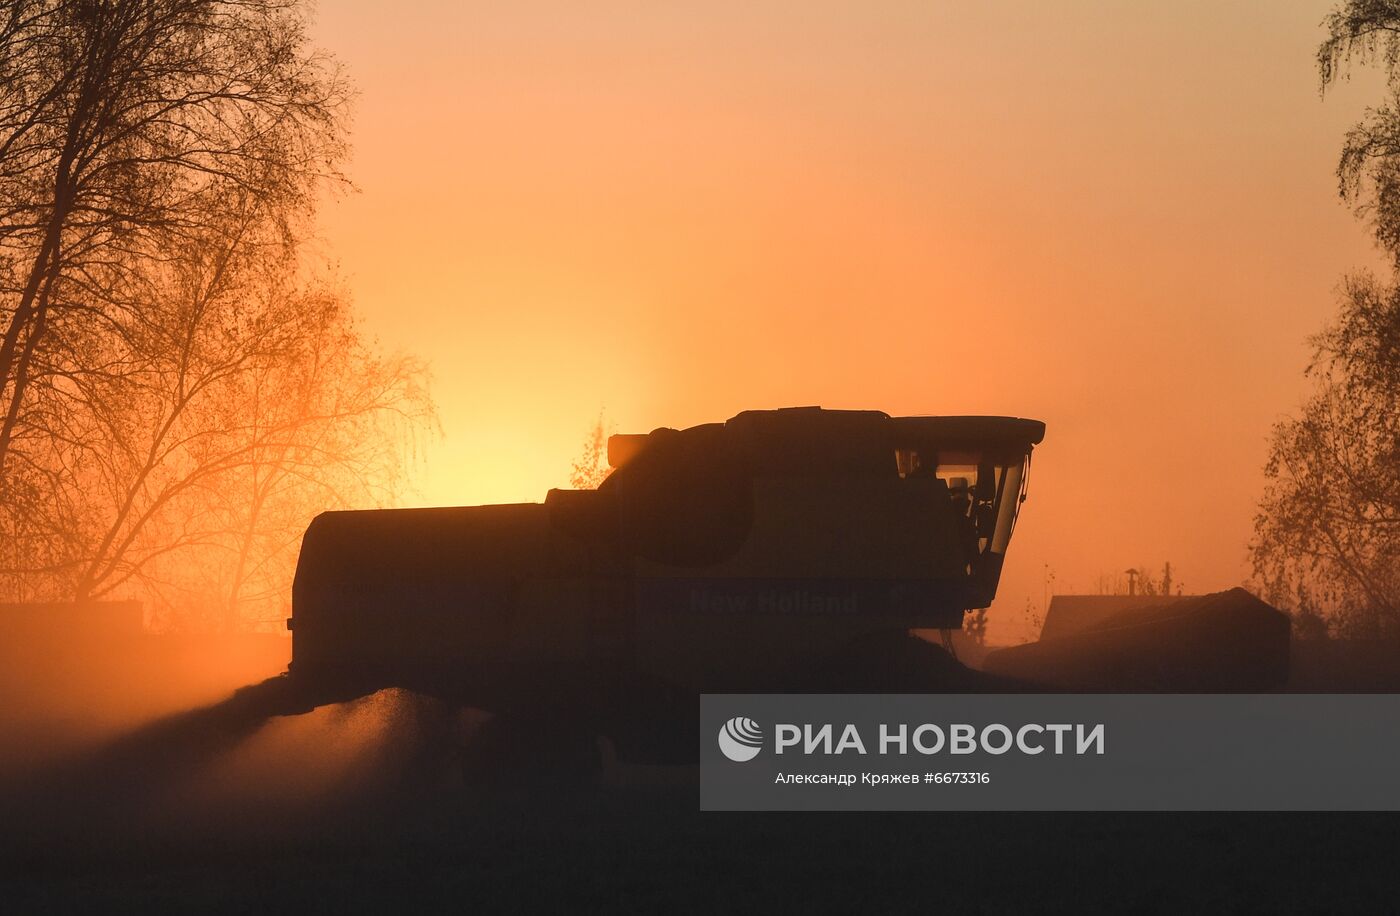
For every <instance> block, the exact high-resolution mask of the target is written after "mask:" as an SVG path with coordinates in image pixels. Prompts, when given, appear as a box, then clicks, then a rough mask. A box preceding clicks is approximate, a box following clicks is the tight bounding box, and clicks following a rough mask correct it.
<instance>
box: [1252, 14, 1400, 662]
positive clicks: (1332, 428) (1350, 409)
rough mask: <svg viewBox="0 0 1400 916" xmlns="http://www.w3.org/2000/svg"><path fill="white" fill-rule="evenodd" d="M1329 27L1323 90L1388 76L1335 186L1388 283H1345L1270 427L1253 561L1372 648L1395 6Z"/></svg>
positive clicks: (1388, 304)
mask: <svg viewBox="0 0 1400 916" xmlns="http://www.w3.org/2000/svg"><path fill="white" fill-rule="evenodd" d="M1326 24H1327V28H1328V37H1327V39H1326V40H1325V41H1324V42H1323V43H1322V45H1321V46H1320V48H1319V49H1318V67H1319V73H1320V76H1321V81H1322V87H1323V89H1324V90H1326V88H1327V87H1328V86H1330V85H1332V84H1333V83H1334V82H1335V81H1336V80H1337V79H1340V78H1342V77H1343V76H1344V75H1345V72H1346V66H1347V64H1348V63H1349V62H1350V61H1352V60H1360V61H1362V62H1379V63H1380V64H1381V65H1382V67H1383V68H1384V70H1385V73H1386V77H1387V93H1388V98H1387V100H1386V102H1385V103H1384V104H1382V105H1381V106H1379V107H1377V108H1374V109H1371V110H1370V111H1368V112H1367V114H1366V117H1365V118H1364V119H1363V120H1362V122H1361V123H1359V124H1358V125H1357V126H1356V127H1354V128H1353V129H1352V130H1351V131H1350V132H1349V133H1348V134H1347V138H1346V141H1345V144H1344V146H1343V149H1342V154H1341V158H1340V160H1339V163H1338V167H1337V175H1338V178H1339V181H1340V193H1341V195H1342V197H1343V199H1345V200H1347V201H1349V202H1351V203H1352V204H1353V205H1354V206H1355V207H1356V208H1357V211H1358V213H1359V214H1360V215H1362V216H1363V217H1365V218H1367V219H1368V220H1369V221H1370V222H1371V225H1372V228H1373V231H1374V232H1375V235H1376V239H1377V240H1378V241H1379V242H1380V244H1381V246H1382V248H1383V249H1385V250H1386V251H1387V252H1388V253H1389V254H1390V256H1391V258H1392V264H1391V274H1392V279H1390V280H1385V279H1379V278H1376V277H1374V276H1372V275H1370V274H1367V273H1358V274H1354V275H1352V276H1351V277H1348V278H1346V280H1345V281H1344V282H1343V284H1342V288H1341V293H1340V314H1339V316H1338V317H1337V319H1336V320H1334V321H1333V322H1332V323H1331V324H1329V325H1328V326H1327V327H1326V328H1325V329H1324V330H1323V331H1322V333H1320V334H1319V335H1317V336H1316V337H1314V338H1313V341H1312V343H1313V350H1314V358H1313V362H1312V364H1311V366H1309V368H1308V374H1309V375H1310V376H1311V377H1312V378H1313V379H1314V381H1315V383H1316V388H1315V391H1314V394H1313V395H1312V397H1311V398H1310V399H1309V400H1308V401H1307V403H1306V404H1305V405H1304V406H1303V408H1302V410H1301V411H1300V413H1299V415H1298V416H1296V417H1292V418H1289V419H1287V420H1284V421H1283V422H1281V423H1279V424H1277V425H1276V426H1275V428H1274V434H1273V441H1272V443H1271V447H1270V454H1269V461H1268V464H1267V465H1266V467H1265V475H1266V478H1267V485H1266V490H1265V493H1264V496H1263V499H1262V500H1261V502H1260V505H1259V512H1258V515H1257V516H1256V519H1255V537H1254V540H1253V542H1252V543H1251V545H1250V552H1251V556H1252V559H1253V563H1254V571H1255V577H1256V580H1257V581H1258V582H1259V583H1260V584H1261V585H1262V587H1263V589H1264V590H1265V592H1266V593H1267V595H1268V596H1269V597H1270V598H1271V600H1273V601H1275V602H1277V603H1279V604H1282V605H1284V606H1285V607H1288V608H1290V609H1291V610H1293V611H1294V613H1295V617H1296V618H1297V619H1299V620H1306V621H1313V620H1316V619H1317V618H1325V619H1327V620H1329V621H1330V622H1331V623H1332V624H1333V625H1334V626H1335V627H1336V628H1337V629H1339V630H1341V631H1343V632H1350V633H1353V634H1358V635H1376V634H1378V633H1380V632H1386V631H1390V632H1394V631H1396V628H1397V627H1400V287H1397V285H1396V283H1395V281H1394V279H1393V277H1394V274H1395V271H1396V269H1397V267H1400V4H1397V3H1394V2H1391V0H1346V2H1344V3H1341V4H1340V5H1339V6H1338V7H1337V9H1336V10H1335V11H1334V12H1333V13H1332V14H1331V15H1330V16H1329V17H1328V19H1327V22H1326ZM1312 629H1314V630H1316V629H1317V627H1316V626H1313V627H1312Z"/></svg>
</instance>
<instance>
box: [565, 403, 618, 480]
mask: <svg viewBox="0 0 1400 916" xmlns="http://www.w3.org/2000/svg"><path fill="white" fill-rule="evenodd" d="M610 433H611V427H610V426H609V425H608V424H607V422H606V421H605V419H604V416H603V411H601V410H600V411H598V419H597V420H596V421H595V422H594V423H593V428H592V429H591V430H589V432H588V435H587V436H586V437H585V438H584V440H583V450H582V452H581V453H580V454H579V456H578V457H577V458H575V459H574V463H573V465H572V466H571V467H570V468H569V486H571V487H573V488H574V489H575V490H596V489H598V486H599V485H600V484H602V482H603V481H605V480H607V479H608V475H609V474H611V473H612V467H611V466H610V465H609V464H608V436H609V435H610Z"/></svg>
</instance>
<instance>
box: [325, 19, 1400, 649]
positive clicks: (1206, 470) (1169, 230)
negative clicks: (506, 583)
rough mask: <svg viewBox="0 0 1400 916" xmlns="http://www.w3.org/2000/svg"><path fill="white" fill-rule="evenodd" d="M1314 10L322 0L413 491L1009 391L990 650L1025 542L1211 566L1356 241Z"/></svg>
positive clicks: (1024, 575)
mask: <svg viewBox="0 0 1400 916" xmlns="http://www.w3.org/2000/svg"><path fill="white" fill-rule="evenodd" d="M1329 6H1330V3H1329V2H1327V0H1317V2H1274V3H1268V4H1259V3H1257V2H1220V0H1195V2H1179V3H1170V4H1137V3H1133V4H1128V3H1122V2H1112V0H1101V2H1084V0H1074V2H1063V3H1056V4H1045V3H1037V2H1016V3H1010V2H1001V3H989V4H945V3H928V2H909V3H895V2H884V3H879V4H871V3H858V2H850V3H825V2H810V0H808V2H802V3H796V2H794V3H787V4H774V3H755V2H744V3H737V2H735V3H714V2H712V3H706V4H662V3H655V2H635V3H615V4H614V3H588V4H577V3H568V2H559V3H533V2H512V3H510V4H478V3H467V2H418V3H401V4H396V5H394V6H393V7H392V13H391V14H390V15H388V16H386V15H385V7H384V5H383V4H382V3H371V2H368V0H353V2H352V0H336V2H334V3H324V4H322V7H321V9H320V11H319V21H318V25H317V28H316V33H317V35H318V36H319V38H320V40H321V41H322V43H323V44H324V45H325V46H326V47H327V48H328V49H329V50H331V51H332V52H334V53H335V54H336V55H338V56H339V57H340V59H341V60H342V61H343V62H344V63H345V64H346V66H347V67H348V69H349V71H350V73H351V75H352V76H353V78H354V79H355V81H356V83H357V84H358V86H359V88H360V90H361V93H362V96H361V99H360V102H359V104H358V108H357V116H356V119H355V132H354V140H355V146H356V155H355V159H354V161H353V162H352V165H351V172H352V175H353V178H354V179H355V181H356V183H357V184H358V185H359V188H360V190H361V193H359V194H357V195H354V196H352V197H349V198H348V199H345V200H343V201H340V202H339V203H337V204H335V205H333V206H332V207H330V208H328V209H327V211H326V213H325V215H324V234H325V236H326V240H327V242H328V245H329V248H330V250H331V251H333V252H334V253H335V255H336V256H337V257H338V258H339V259H340V261H341V264H342V270H343V273H344V275H345V277H346V279H347V280H348V281H349V283H350V285H351V288H352V289H353V290H354V293H355V297H356V300H357V302H358V304H359V306H360V307H361V309H362V310H363V312H364V313H365V315H366V319H367V324H368V326H369V327H370V328H371V329H372V330H373V331H374V332H375V333H377V334H378V335H379V337H380V338H381V340H382V341H383V342H384V343H385V344H386V345H388V346H390V347H393V348H403V349H407V350H411V351H413V352H416V353H418V354H420V355H422V356H424V357H426V358H427V359H428V360H430V361H431V362H432V364H433V366H434V369H435V375H436V387H435V392H436V395H437V398H438V402H439V405H440V408H441V414H442V425H443V430H444V436H443V439H442V440H441V442H439V443H437V444H435V445H433V446H432V447H431V448H430V450H429V451H428V453H427V454H426V456H425V464H424V467H423V471H422V474H421V485H420V490H421V492H420V494H419V495H418V496H417V497H416V498H415V500H414V502H416V503H423V504H465V503H474V502H485V501H511V500H530V499H539V498H542V497H543V495H544V491H545V490H546V489H547V488H548V487H551V486H557V485H561V484H563V483H564V482H565V480H566V478H567V472H568V467H569V463H570V460H571V459H572V458H573V457H574V456H575V455H576V454H577V453H578V452H579V449H580V443H581V441H582V439H583V437H584V436H585V434H586V433H587V431H588V429H589V427H590V425H591V423H592V421H593V419H594V417H595V416H596V415H597V413H598V411H599V409H600V408H605V409H606V411H607V415H608V417H609V418H610V419H611V420H612V421H614V422H615V423H616V424H617V426H618V428H619V429H620V430H623V431H646V430H649V429H651V428H653V427H655V426H660V425H671V426H683V425H689V424H693V423H698V422H705V421H710V420H717V419H724V418H726V417H729V416H731V415H732V414H734V413H736V412H738V411H739V410H742V409H746V408H754V407H778V406H788V405H797V404H821V405H823V406H826V407H873V408H879V409H882V410H885V411H888V412H890V413H896V414H900V413H992V414H1011V415H1020V416H1027V417H1036V418H1039V419H1043V420H1045V421H1046V422H1047V423H1048V425H1049V432H1048V434H1047V437H1046V441H1045V444H1044V446H1043V447H1042V448H1041V450H1040V451H1038V452H1037V454H1036V459H1035V466H1034V471H1033V473H1032V479H1031V498H1030V500H1029V502H1028V503H1027V505H1026V512H1025V515H1024V516H1023V519H1022V523H1021V526H1020V527H1019V528H1018V532H1017V537H1016V540H1015V541H1014V542H1013V545H1012V548H1011V554H1010V557H1009V561H1008V563H1009V565H1008V571H1007V574H1006V577H1005V579H1004V581H1003V588H1002V592H1001V596H1000V598H999V600H998V602H997V606H996V608H995V609H994V618H996V619H997V621H998V622H997V623H995V624H994V626H993V631H992V635H993V637H994V638H995V637H997V636H998V635H1000V636H1002V637H1003V638H1011V637H1014V636H1015V635H1017V632H1016V631H1017V630H1018V628H1019V625H1020V620H1021V618H1022V616H1023V613H1022V608H1023V607H1024V606H1025V603H1026V599H1027V597H1033V598H1034V600H1035V601H1036V602H1039V600H1040V597H1041V593H1042V589H1043V580H1044V577H1045V571H1046V569H1047V564H1048V568H1050V569H1053V570H1054V572H1055V576H1056V590H1058V591H1074V590H1080V591H1091V590H1093V588H1094V585H1095V582H1096V580H1097V577H1098V576H1099V575H1100V574H1101V573H1106V572H1116V571H1121V570H1123V569H1124V568H1126V567H1127V566H1130V565H1139V564H1154V565H1156V564H1160V562H1161V561H1162V560H1164V559H1169V560H1171V561H1172V563H1173V565H1174V566H1175V568H1176V569H1177V572H1178V577H1179V579H1180V580H1181V581H1183V582H1184V583H1185V585H1186V586H1187V588H1188V590H1192V591H1201V590H1211V589H1216V588H1221V587H1226V586H1229V585H1232V584H1235V583H1237V582H1239V581H1240V580H1241V579H1242V578H1243V577H1244V575H1245V573H1246V571H1247V570H1246V565H1245V544H1246V542H1247V540H1248V538H1249V534H1250V530H1251V518H1252V514H1253V506H1254V503H1255V500H1256V499H1257V497H1258V494H1259V490H1260V486H1261V481H1262V478H1261V474H1260V467H1261V465H1262V464H1263V462H1264V458H1265V447H1266V436H1267V433H1268V429H1269V427H1270V424H1271V423H1272V422H1273V421H1274V420H1275V419H1276V418H1277V417H1279V416H1280V415H1281V414H1283V413H1284V412H1286V411H1288V410H1290V409H1291V408H1292V407H1293V406H1294V405H1296V404H1297V403H1298V402H1299V401H1300V399H1301V398H1302V397H1303V395H1304V393H1305V391H1306V388H1305V384H1304V382H1303V380H1302V379H1301V376H1300V370H1301V369H1302V367H1303V366H1304V364H1305V362H1306V358H1307V351H1306V348H1305V346H1304V343H1303V339H1304V338H1305V336H1306V335H1307V334H1309V333H1311V332H1312V331H1314V330H1316V329H1317V327H1318V326H1319V325H1320V323H1321V322H1322V321H1324V320H1325V319H1326V317H1327V316H1328V314H1329V313H1330V311H1331V309H1332V304H1333V297H1332V291H1333V289H1334V288H1335V286H1336V283H1337V281H1338V279H1339V277H1340V275H1341V274H1342V273H1343V272H1344V271H1346V270H1347V269H1349V268H1352V267H1354V266H1358V265H1362V264H1365V263H1368V262H1369V261H1371V260H1372V259H1373V258H1374V254H1373V250H1372V248H1371V246H1370V244H1369V241H1368V238H1367V235H1366V232H1365V228H1364V226H1362V225H1361V224H1359V223H1357V222H1356V221H1355V220H1354V219H1353V218H1352V217H1351V215H1350V214H1349V213H1348V211H1347V210H1346V208H1345V207H1343V206H1342V205H1341V204H1340V203H1339V202H1338V201H1337V199H1336V195H1335V179H1334V178H1333V174H1332V170H1333V166H1334V164H1335V160H1336V154H1337V151H1338V148H1339V145H1340V142H1341V138H1342V134H1343V132H1344V130H1345V129H1346V127H1347V125H1348V124H1349V123H1350V122H1352V121H1354V120H1355V119H1356V118H1357V116H1358V115H1359V113H1360V110H1361V108H1362V107H1363V106H1364V105H1366V104H1367V103H1371V102H1375V101H1378V100H1379V95H1378V90H1377V88H1376V85H1375V83H1374V80H1369V79H1368V80H1358V81H1357V82H1355V83H1353V84H1351V85H1347V86H1343V87H1342V88H1341V89H1340V90H1339V91H1337V92H1336V93H1334V94H1332V95H1329V97H1328V98H1327V100H1326V101H1325V102H1324V101H1322V100H1320V99H1319V97H1318V93H1317V78H1316V75H1315V72H1314V68H1313V53H1314V49H1315V47H1316V45H1317V43H1318V41H1319V39H1320V37H1321V30H1320V28H1319V25H1318V24H1319V22H1320V20H1321V19H1322V17H1323V15H1324V14H1325V13H1326V11H1327V9H1328V8H1329Z"/></svg>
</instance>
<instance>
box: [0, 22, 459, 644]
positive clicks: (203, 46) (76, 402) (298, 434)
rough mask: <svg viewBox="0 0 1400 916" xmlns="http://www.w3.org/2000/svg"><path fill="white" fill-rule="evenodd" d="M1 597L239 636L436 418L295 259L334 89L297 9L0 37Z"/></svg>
mask: <svg viewBox="0 0 1400 916" xmlns="http://www.w3.org/2000/svg"><path fill="white" fill-rule="evenodd" d="M0 17H3V21H0V326H2V327H3V330H4V333H5V337H4V339H3V344H2V345H0V411H3V414H0V420H2V421H3V422H2V423H0V590H2V591H3V592H4V595H5V597H9V598H12V599H13V598H19V599H33V598H91V597H103V596H113V595H137V596H140V597H143V598H146V599H147V600H148V601H149V602H150V603H151V604H152V605H153V606H154V607H155V608H156V610H157V611H158V612H159V614H160V615H161V616H162V617H163V618H164V620H165V622H166V623H169V624H171V625H181V626H219V627H221V628H224V629H236V628H238V627H240V626H242V625H244V624H245V623H246V622H247V621H249V620H256V619H263V618H266V619H273V618H276V617H280V616H284V614H283V613H280V611H281V609H282V607H283V605H285V602H286V601H287V598H288V594H289V589H290V579H291V569H292V564H293V562H294V559H295V551H296V545H297V543H298V541H299V538H300V534H301V532H302V531H303V530H304V529H305V527H306V524H307V523H308V522H309V521H310V519H311V517H312V516H313V515H315V514H316V513H317V512H319V511H321V510H322V509H325V508H332V507H340V506H346V505H380V504H384V503H387V502H390V501H392V499H393V497H394V493H395V492H396V491H397V489H398V488H399V486H400V484H401V483H402V479H401V472H402V467H403V461H404V457H405V450H406V447H408V446H411V444H412V442H413V440H414V437H415V436H416V435H417V432H418V431H419V430H421V429H423V428H424V425H425V424H431V423H432V419H433V414H432V406H431V401H430V400H429V398H428V395H427V390H426V375H425V372H424V370H423V367H422V366H420V365H419V364H417V363H416V362H414V361H412V360H409V359H405V358H402V357H386V356H383V355H382V354H380V353H378V352H377V350H376V348H375V347H374V346H373V344H372V342H371V341H369V340H367V339H366V338H365V336H364V335H363V333H362V332H361V331H360V330H359V328H358V327H357V325H356V323H355V319H354V315H353V311H352V310H351V308H350V306H349V304H348V301H347V298H346V296H345V295H344V294H343V293H342V292H341V291H340V290H339V288H338V287H337V285H336V284H335V283H334V282H333V281H332V280H330V279H328V278H326V277H325V276H324V274H325V271H323V270H322V271H317V270H315V269H314V268H313V265H312V263H311V261H310V259H309V258H308V257H307V255H306V248H307V246H306V239H307V238H309V237H310V235H311V229H312V225H313V221H314V214H315V203H316V199H317V197H318V196H319V195H320V194H321V193H322V192H323V191H324V189H325V188H326V187H327V186H328V185H333V184H337V183H341V182H343V178H342V177H341V175H340V171H339V163H340V161H341V159H342V157H343V155H344V152H345V148H346V147H345V132H344V128H343V115H344V110H345V104H346V100H347V97H348V94H349V93H348V89H347V86H346V83H345V80H344V79H343V77H342V76H341V75H340V72H339V70H338V68H337V67H336V66H335V65H334V63H333V62H332V61H330V60H329V59H328V58H326V57H325V56H324V55H322V54H321V53H320V52H318V51H316V50H315V49H314V48H313V47H311V45H310V44H309V42H308V40H307V37H306V28H305V21H304V7H303V3H302V2H300V0H221V2H214V0H123V2H111V0H86V2H58V0H18V2H16V3H12V4H10V5H9V6H8V7H7V8H6V10H5V11H4V12H3V13H0Z"/></svg>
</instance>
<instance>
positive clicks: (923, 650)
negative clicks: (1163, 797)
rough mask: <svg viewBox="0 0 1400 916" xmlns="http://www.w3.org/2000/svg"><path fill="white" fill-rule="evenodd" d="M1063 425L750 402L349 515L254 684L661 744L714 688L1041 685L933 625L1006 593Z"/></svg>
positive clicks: (665, 754)
mask: <svg viewBox="0 0 1400 916" xmlns="http://www.w3.org/2000/svg"><path fill="white" fill-rule="evenodd" d="M1044 433H1045V426H1044V424H1043V423H1041V422H1039V421H1035V420H1025V419H1016V418H1008V417H891V416H889V415H887V414H885V413H882V412H879V411H845V410H822V409H819V408H791V409H785V410H770V411H747V412H744V413H741V414H739V415H738V416H736V417H734V418H733V419H731V420H729V421H728V422H725V423H711V424H706V425H702V426H695V427H691V428H689V429H684V430H676V429H657V430H654V431H653V432H651V433H649V434H646V435H619V436H613V437H612V438H611V439H610V440H609V442H608V459H609V463H610V464H611V465H612V466H613V467H614V468H615V470H614V472H613V473H612V474H611V475H610V476H609V477H608V479H607V480H606V481H605V482H604V483H603V484H602V486H600V487H599V488H598V489H597V490H582V491H574V490H551V491H550V492H549V494H548V496H547V498H546V499H545V501H544V502H543V503H530V504H519V505H498V506H477V507H467V508H441V509H390V510H374V511H354V512H327V513H325V514H322V515H320V516H318V517H317V518H316V519H315V520H314V521H313V522H312V524H311V526H310V528H309V529H308V530H307V532H306V536H305V538H304V540H303V542H302V549H301V556H300V559H299V562H298V565H297V572H296V580H295V584H294V587H293V593H292V617H291V619H290V620H288V622H287V625H288V627H289V628H290V629H291V630H292V637H293V643H292V663H291V666H290V669H289V671H288V672H287V674H285V675H283V676H282V677H280V678H275V679H273V680H272V681H269V682H266V683H265V684H263V685H259V686H257V687H253V688H247V689H245V690H244V691H240V694H239V695H238V696H236V697H235V698H234V701H231V702H232V703H234V704H236V705H241V708H243V709H245V710H248V711H256V712H257V714H259V715H265V714H290V713H296V712H302V711H306V710H309V709H311V708H314V707H316V706H319V705H323V704H327V703H334V702H342V701H347V700H351V699H355V698H357V697H361V696H365V695H368V694H370V693H373V692H375V691H378V690H381V689H384V688H389V687H399V688H406V689H408V690H411V691H414V692H417V693H421V694H426V695H430V696H434V697H439V698H442V699H444V700H446V701H448V702H449V703H452V704H459V705H462V706H466V707H473V708H478V709H482V710H487V711H489V712H491V713H492V714H493V716H494V718H493V722H495V723H496V726H497V728H499V729H502V730H504V731H505V732H506V733H508V734H515V735H536V736H549V738H548V741H547V742H545V743H547V744H548V745H549V746H552V747H558V746H559V745H560V744H561V742H560V740H559V739H560V737H561V736H562V735H564V734H572V735H575V736H576V737H577V738H578V739H579V741H578V743H577V746H585V745H589V744H590V743H591V744H596V739H597V737H599V736H604V737H607V738H608V739H610V740H611V741H612V742H613V744H614V746H615V747H616V748H617V749H618V752H619V754H620V755H621V756H623V757H626V758H628V759H634V760H645V761H657V762H660V761H667V760H685V759H691V760H693V759H694V754H695V748H696V743H695V742H696V734H695V728H694V722H695V717H696V713H697V706H698V704H697V702H696V699H697V697H698V695H699V694H700V693H702V692H760V691H765V692H766V691H772V692H883V691H903V692H961V691H968V692H972V691H993V690H1027V689H1037V687H1036V685H1035V684H1034V683H1031V682H1027V681H1026V680H1025V679H1024V678H1022V679H1018V678H1017V675H1018V674H1020V671H1019V666H1018V665H1016V664H1014V662H1015V661H1016V659H1014V658H1013V659H1011V660H1010V661H1011V662H1012V664H1008V665H1006V666H1005V673H1006V674H1008V675H1011V676H1010V677H1006V676H1001V677H999V676H994V675H991V674H983V673H981V672H976V671H972V670H970V669H968V668H965V667H963V666H962V665H959V664H958V663H957V662H956V661H955V660H953V659H952V658H950V657H949V656H948V654H947V653H946V652H944V651H943V650H942V649H941V648H939V647H938V646H936V645H933V644H931V643H929V642H926V641H924V640H922V639H919V638H918V637H917V636H915V635H914V634H912V633H911V631H913V630H939V629H941V630H952V629H958V628H961V626H962V623H963V616H964V614H965V613H966V612H967V611H968V610H970V609H975V608H985V607H988V606H989V605H990V604H991V603H992V599H993V598H994V597H995V595H996V590H997V584H998V581H999V580H1000V577H1001V571H1002V565H1003V563H1004V562H1005V558H1006V551H1007V547H1008V545H1009V543H1010V540H1011V534H1012V531H1013V529H1014V526H1015V522H1016V517H1017V513H1018V511H1019V509H1020V507H1021V504H1022V502H1023V501H1024V500H1025V498H1026V481H1027V471H1028V469H1029V465H1030V458H1031V453H1032V450H1033V449H1034V447H1035V446H1036V445H1037V444H1038V443H1039V442H1040V441H1041V439H1042V437H1043V435H1044ZM1169 635H1170V634H1169V633H1168V637H1169ZM1162 638H1163V637H1162V627H1161V625H1160V623H1159V624H1157V628H1156V630H1154V633H1153V640H1154V641H1156V642H1160V641H1161V640H1162ZM1168 641H1169V640H1168ZM1148 648H1149V649H1150V647H1148ZM1036 660H1037V661H1039V660H1040V658H1039V656H1037V658H1036ZM1061 661H1063V652H1061V653H1058V654H1057V655H1056V657H1055V659H1054V660H1053V661H1052V662H1051V664H1050V667H1054V666H1055V665H1056V664H1058V663H1059V662H1061ZM1041 667H1044V666H1041ZM1027 668H1028V670H1032V669H1036V666H1035V665H1030V666H1027ZM1198 682H1199V679H1198ZM541 740H542V741H544V739H543V738H541ZM565 743H567V742H565Z"/></svg>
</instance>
